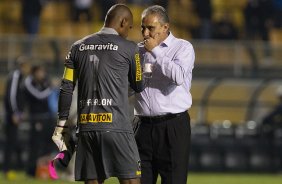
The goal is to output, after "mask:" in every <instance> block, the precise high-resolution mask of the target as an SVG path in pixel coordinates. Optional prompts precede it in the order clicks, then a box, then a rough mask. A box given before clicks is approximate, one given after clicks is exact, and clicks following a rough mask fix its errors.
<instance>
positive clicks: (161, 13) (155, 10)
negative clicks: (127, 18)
mask: <svg viewBox="0 0 282 184" xmlns="http://www.w3.org/2000/svg"><path fill="white" fill-rule="evenodd" d="M151 14H154V15H158V17H159V21H160V23H162V24H164V23H169V17H168V14H167V12H166V10H165V8H164V7H162V6H159V5H153V6H150V7H148V8H146V9H145V10H144V11H143V12H142V19H143V18H144V17H145V16H147V15H151Z"/></svg>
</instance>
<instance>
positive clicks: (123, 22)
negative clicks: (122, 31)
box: [120, 18, 127, 27]
mask: <svg viewBox="0 0 282 184" xmlns="http://www.w3.org/2000/svg"><path fill="white" fill-rule="evenodd" d="M126 22H127V20H126V19H125V18H123V19H122V20H121V22H120V27H124V26H125V25H126Z"/></svg>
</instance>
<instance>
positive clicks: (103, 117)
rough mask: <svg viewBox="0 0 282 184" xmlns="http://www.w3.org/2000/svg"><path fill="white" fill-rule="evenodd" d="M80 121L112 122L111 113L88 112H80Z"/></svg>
mask: <svg viewBox="0 0 282 184" xmlns="http://www.w3.org/2000/svg"><path fill="white" fill-rule="evenodd" d="M79 122H80V123H100V122H101V123H111V122H113V114H112V113H98V114H95V113H89V114H80V118H79Z"/></svg>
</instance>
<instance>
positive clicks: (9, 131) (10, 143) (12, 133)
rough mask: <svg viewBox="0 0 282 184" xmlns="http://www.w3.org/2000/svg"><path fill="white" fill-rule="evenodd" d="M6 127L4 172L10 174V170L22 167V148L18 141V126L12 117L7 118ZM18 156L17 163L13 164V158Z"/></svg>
mask: <svg viewBox="0 0 282 184" xmlns="http://www.w3.org/2000/svg"><path fill="white" fill-rule="evenodd" d="M6 121H7V122H6V125H5V129H4V130H5V134H6V139H5V145H4V161H3V171H4V172H8V171H9V170H10V169H17V168H20V167H22V160H21V153H22V152H21V147H20V142H19V139H18V126H17V125H15V124H13V122H12V119H11V117H9V118H6ZM14 155H15V156H16V160H15V161H16V163H14V162H13V160H12V156H14Z"/></svg>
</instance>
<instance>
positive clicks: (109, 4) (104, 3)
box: [99, 0, 127, 21]
mask: <svg viewBox="0 0 282 184" xmlns="http://www.w3.org/2000/svg"><path fill="white" fill-rule="evenodd" d="M126 2H127V0H107V1H105V0H99V3H100V6H101V8H102V15H101V20H102V21H104V18H105V17H106V15H107V12H108V10H109V9H110V8H111V7H112V6H113V5H115V4H118V3H126Z"/></svg>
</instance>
